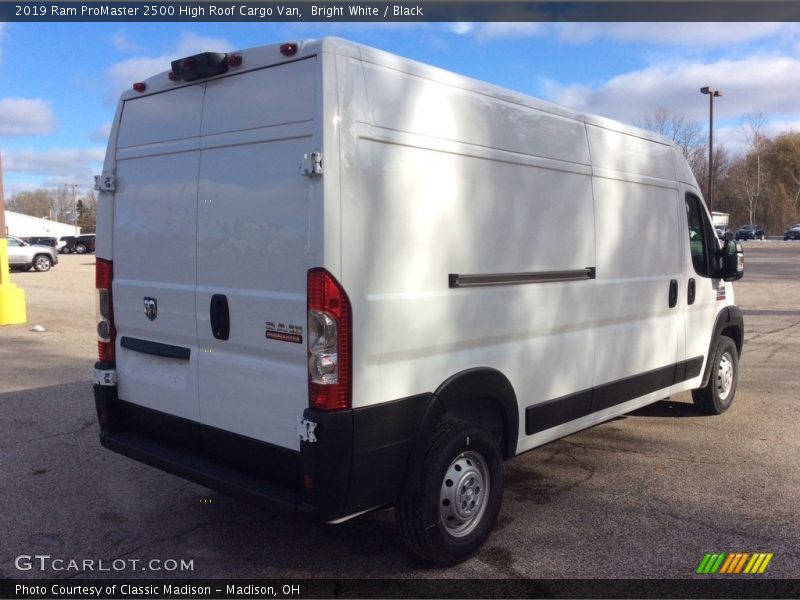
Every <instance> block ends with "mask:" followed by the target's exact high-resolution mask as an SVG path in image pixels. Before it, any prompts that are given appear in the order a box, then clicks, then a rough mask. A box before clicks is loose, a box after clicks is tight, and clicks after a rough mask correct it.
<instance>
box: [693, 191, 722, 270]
mask: <svg viewBox="0 0 800 600" xmlns="http://www.w3.org/2000/svg"><path fill="white" fill-rule="evenodd" d="M706 221H708V219H707V218H705V213H704V212H703V207H702V205H701V203H700V198H698V197H697V196H692V195H691V194H686V223H687V225H688V226H689V232H688V233H689V251H690V252H691V254H692V264H693V265H694V270H695V272H696V273H697V274H698V275H702V276H703V277H710V276H711V275H710V272H709V265H710V264H711V260H710V259H711V257H710V256H709V239H710V237H709V236H710V234H709V227H707V226H706ZM714 241H716V240H714Z"/></svg>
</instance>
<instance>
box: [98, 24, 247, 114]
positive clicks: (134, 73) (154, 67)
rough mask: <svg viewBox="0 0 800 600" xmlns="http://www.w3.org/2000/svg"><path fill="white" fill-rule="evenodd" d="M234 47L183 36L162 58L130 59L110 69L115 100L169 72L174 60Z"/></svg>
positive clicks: (226, 42)
mask: <svg viewBox="0 0 800 600" xmlns="http://www.w3.org/2000/svg"><path fill="white" fill-rule="evenodd" d="M232 49H233V45H232V44H231V43H230V42H228V41H227V40H225V39H222V38H211V37H203V36H200V35H197V34H194V33H190V32H184V33H182V34H181V37H180V39H179V40H178V43H177V44H176V45H175V47H174V48H173V49H172V50H170V51H169V52H168V53H166V54H162V55H161V56H140V57H134V58H129V59H127V60H124V61H122V62H119V63H116V64H115V65H112V66H111V67H109V69H108V71H107V74H108V79H109V81H110V82H111V85H112V86H113V89H112V93H113V98H114V100H116V98H117V97H118V96H119V94H120V93H122V91H123V90H126V89H128V88H129V87H130V86H131V85H133V84H134V83H136V82H137V81H144V80H145V79H147V78H149V77H152V76H153V75H156V74H158V73H161V72H162V71H167V70H169V68H170V64H171V63H172V61H173V60H175V59H178V58H183V57H184V56H191V55H192V54H198V53H200V52H206V51H215V52H228V51H230V50H232Z"/></svg>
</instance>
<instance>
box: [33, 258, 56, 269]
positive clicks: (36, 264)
mask: <svg viewBox="0 0 800 600" xmlns="http://www.w3.org/2000/svg"><path fill="white" fill-rule="evenodd" d="M52 266H53V261H52V259H51V258H50V257H49V256H47V255H45V254H39V255H38V256H36V258H34V259H33V268H34V269H36V270H37V271H41V272H44V271H49V270H50V267H52Z"/></svg>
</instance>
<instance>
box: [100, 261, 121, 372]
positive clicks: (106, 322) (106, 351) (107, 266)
mask: <svg viewBox="0 0 800 600" xmlns="http://www.w3.org/2000/svg"><path fill="white" fill-rule="evenodd" d="M113 280H114V263H112V262H111V261H110V260H105V259H103V258H98V259H96V261H95V288H97V355H98V357H99V359H100V360H101V361H103V362H113V361H114V359H115V354H114V339H115V338H116V335H117V332H116V331H115V330H114V308H113V303H112V300H111V282H112V281H113Z"/></svg>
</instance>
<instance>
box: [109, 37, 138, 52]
mask: <svg viewBox="0 0 800 600" xmlns="http://www.w3.org/2000/svg"><path fill="white" fill-rule="evenodd" d="M110 41H111V45H112V46H113V47H114V49H115V50H118V51H119V52H139V51H140V50H141V49H142V47H141V46H140V45H139V44H137V43H136V42H134V41H133V40H131V39H130V38H129V37H128V36H127V35H125V34H124V33H122V32H119V33H115V34H114V35H112V36H111V40H110Z"/></svg>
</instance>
